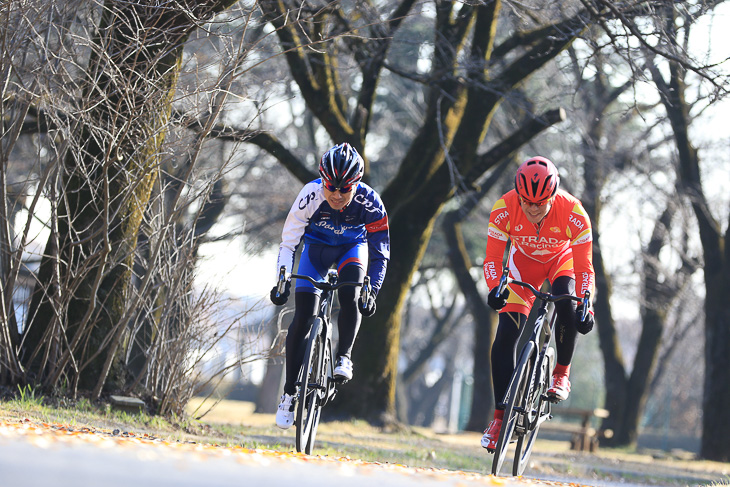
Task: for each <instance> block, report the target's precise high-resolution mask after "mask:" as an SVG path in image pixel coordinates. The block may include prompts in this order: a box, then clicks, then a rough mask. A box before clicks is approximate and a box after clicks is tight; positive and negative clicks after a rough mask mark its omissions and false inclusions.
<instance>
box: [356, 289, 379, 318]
mask: <svg viewBox="0 0 730 487" xmlns="http://www.w3.org/2000/svg"><path fill="white" fill-rule="evenodd" d="M357 309H359V310H360V314H361V315H363V316H365V317H370V316H372V315H374V314H375V295H374V294H373V293H372V292H371V293H369V294H368V297H367V302H363V300H362V296H360V297H359V298H357Z"/></svg>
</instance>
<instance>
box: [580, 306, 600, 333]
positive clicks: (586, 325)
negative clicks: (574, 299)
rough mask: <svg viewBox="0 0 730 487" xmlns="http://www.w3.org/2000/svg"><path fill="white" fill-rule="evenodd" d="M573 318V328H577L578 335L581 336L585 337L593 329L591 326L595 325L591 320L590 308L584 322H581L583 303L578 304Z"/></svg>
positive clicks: (594, 321)
mask: <svg viewBox="0 0 730 487" xmlns="http://www.w3.org/2000/svg"><path fill="white" fill-rule="evenodd" d="M575 316H576V322H575V326H576V328H578V333H580V334H581V335H585V334H586V333H588V332H590V331H591V330H592V329H593V325H595V324H596V320H594V319H593V310H592V309H591V308H590V307H589V308H588V313H587V314H586V319H585V321H581V320H582V318H583V303H580V304H579V305H578V307H577V308H576V309H575Z"/></svg>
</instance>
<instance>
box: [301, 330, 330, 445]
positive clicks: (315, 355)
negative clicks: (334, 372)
mask: <svg viewBox="0 0 730 487" xmlns="http://www.w3.org/2000/svg"><path fill="white" fill-rule="evenodd" d="M321 329H322V319H321V318H316V319H315V320H314V322H313V323H312V327H311V328H310V331H309V339H308V340H307V348H306V350H305V352H304V361H303V362H302V368H301V369H300V371H299V397H298V398H297V415H296V428H297V434H296V447H297V451H298V452H300V453H302V452H304V453H306V454H307V455H309V454H310V453H312V446H313V444H314V436H315V433H316V429H317V425H318V424H319V410H320V400H319V398H320V395H321V394H320V390H319V386H318V381H319V377H320V376H322V375H323V371H322V362H323V360H322V358H323V348H324V347H323V345H322V343H323V340H322V334H321Z"/></svg>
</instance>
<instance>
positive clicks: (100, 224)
mask: <svg viewBox="0 0 730 487" xmlns="http://www.w3.org/2000/svg"><path fill="white" fill-rule="evenodd" d="M231 3H232V1H230V0H225V1H208V2H195V3H192V4H191V5H189V6H188V8H183V7H181V6H179V5H175V6H160V5H159V4H157V3H156V2H150V3H149V4H145V3H139V2H138V3H125V2H118V1H116V0H107V2H106V3H105V4H104V8H103V11H102V17H101V21H100V24H99V28H98V30H97V35H96V37H95V38H94V39H93V42H92V45H93V47H94V50H93V52H92V54H91V59H90V61H89V66H88V68H87V71H86V72H87V78H86V80H85V85H84V86H85V88H84V90H83V93H82V98H81V100H83V101H82V103H83V104H84V106H83V110H80V111H81V112H83V116H84V118H83V119H82V120H81V121H80V123H79V126H80V129H79V131H78V132H77V134H76V138H75V141H74V142H73V144H77V145H74V146H72V149H71V150H70V151H69V152H68V155H67V157H66V160H65V172H64V173H63V175H62V184H63V187H62V188H60V189H61V190H62V191H63V194H64V196H65V198H64V199H63V200H61V203H60V204H59V207H58V213H57V219H56V221H57V225H58V226H57V229H56V231H55V232H54V233H53V234H52V235H51V238H50V239H49V242H48V244H47V247H46V252H45V254H44V258H43V260H42V263H41V268H40V271H39V285H38V286H37V288H36V290H35V292H34V295H33V297H32V301H31V306H30V309H31V313H29V324H28V328H27V332H26V335H25V343H24V347H25V350H26V353H25V360H26V364H27V365H28V366H29V369H28V370H29V372H30V373H31V374H32V375H31V376H30V377H29V378H32V377H35V379H34V380H36V381H37V382H42V383H43V384H45V385H47V386H52V385H54V384H55V383H56V381H58V380H59V378H61V377H67V378H68V379H70V381H71V384H72V385H73V387H74V388H77V387H78V388H80V389H83V390H86V391H93V395H94V396H95V397H98V395H99V394H100V392H101V390H102V387H103V386H104V385H105V383H106V381H107V377H113V379H114V382H115V383H116V384H117V385H119V384H122V383H123V381H124V377H123V371H122V370H120V369H118V368H117V367H116V366H115V364H119V363H120V362H119V360H118V357H116V352H117V348H118V346H119V344H120V342H121V339H122V336H123V332H124V330H125V326H126V324H127V321H128V320H129V318H131V315H132V313H133V311H134V310H132V309H130V303H129V299H130V283H131V269H132V266H133V260H134V255H135V250H136V246H137V235H138V233H139V228H140V223H141V221H142V216H143V213H144V211H145V207H146V204H147V202H148V200H149V196H150V192H151V189H152V186H153V184H154V181H155V178H156V174H157V169H156V168H157V164H158V158H159V154H160V147H161V144H162V142H163V140H164V134H165V125H166V123H167V120H168V118H169V114H170V108H171V99H172V96H173V94H174V90H175V84H176V81H177V75H178V71H179V61H180V56H181V54H182V47H183V42H184V40H185V39H186V38H187V36H188V35H189V33H190V32H191V30H192V29H194V28H196V27H197V25H198V24H197V21H198V20H200V18H201V17H205V16H209V15H211V14H212V13H214V12H216V11H220V10H222V9H224V8H227V6H229V5H230V4H231Z"/></svg>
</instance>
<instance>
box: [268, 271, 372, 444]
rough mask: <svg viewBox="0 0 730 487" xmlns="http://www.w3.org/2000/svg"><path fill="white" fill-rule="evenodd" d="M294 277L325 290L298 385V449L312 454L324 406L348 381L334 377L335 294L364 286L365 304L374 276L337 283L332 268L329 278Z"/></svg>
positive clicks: (280, 288) (281, 281) (280, 284)
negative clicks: (342, 290) (358, 280)
mask: <svg viewBox="0 0 730 487" xmlns="http://www.w3.org/2000/svg"><path fill="white" fill-rule="evenodd" d="M285 274H286V269H285V268H284V267H281V269H280V270H279V281H278V283H277V286H278V288H277V292H278V293H283V292H284V287H285V285H286V275H285ZM291 278H292V279H305V280H307V281H309V282H311V283H312V285H314V287H316V288H317V289H320V290H322V296H321V297H320V301H319V311H318V312H317V315H316V316H313V317H312V318H311V320H310V325H309V337H308V338H307V343H306V348H305V351H304V360H303V361H302V366H301V368H300V369H299V376H298V378H297V382H296V383H295V385H296V386H297V388H298V392H297V394H296V395H295V397H296V398H297V407H296V416H295V419H294V425H295V426H296V430H297V434H296V449H297V452H299V453H302V452H304V453H306V454H307V455H310V454H311V453H312V447H313V446H314V439H315V437H316V435H317V427H318V426H319V419H320V413H321V411H322V408H323V407H324V406H325V405H326V404H327V403H328V402H329V401H331V400H332V399H334V397H335V395H336V394H337V386H338V385H339V384H343V383H345V382H347V381H346V380H343V379H340V378H335V377H334V363H333V360H332V320H331V314H332V304H333V299H332V298H333V293H334V291H336V290H337V289H339V288H341V287H343V286H355V287H360V286H362V288H361V292H360V296H361V298H362V302H363V303H367V298H368V297H369V293H370V292H371V287H370V278H369V277H367V276H366V277H365V279H364V281H363V282H362V283H360V282H339V283H338V282H337V271H335V270H330V271H329V272H328V273H327V278H326V280H325V281H317V280H315V279H313V278H311V277H309V276H305V275H300V274H292V275H291Z"/></svg>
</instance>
